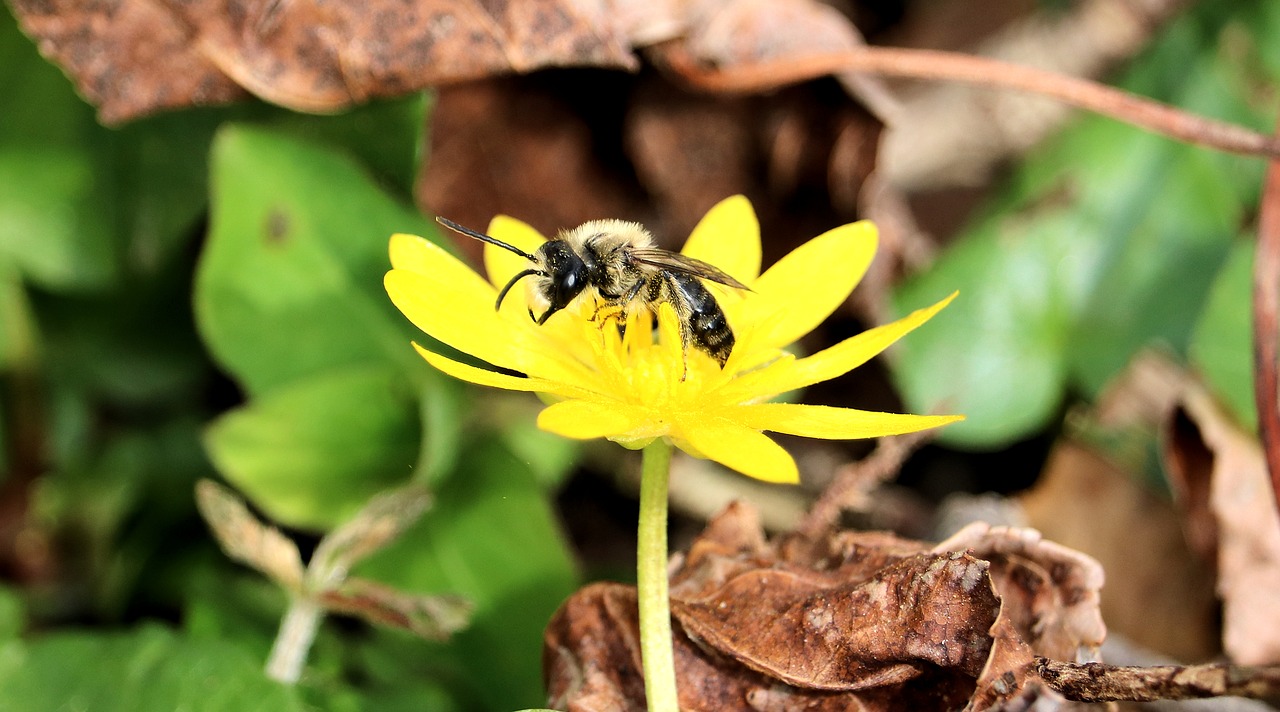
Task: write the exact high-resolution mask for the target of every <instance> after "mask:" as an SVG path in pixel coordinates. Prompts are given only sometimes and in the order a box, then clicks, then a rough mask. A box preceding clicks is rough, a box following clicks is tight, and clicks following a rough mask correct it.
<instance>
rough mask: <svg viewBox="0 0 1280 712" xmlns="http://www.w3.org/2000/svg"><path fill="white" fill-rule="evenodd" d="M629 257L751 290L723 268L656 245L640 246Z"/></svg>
mask: <svg viewBox="0 0 1280 712" xmlns="http://www.w3.org/2000/svg"><path fill="white" fill-rule="evenodd" d="M631 259H633V260H635V261H636V262H639V263H640V264H642V265H648V266H649V267H655V268H657V269H662V270H668V271H671V272H680V273H683V274H687V275H691V276H693V277H698V278H699V279H706V280H710V281H712V282H718V283H720V284H723V285H725V286H728V287H733V288H734V289H745V290H747V291H751V288H750V287H748V286H747V285H745V284H743V283H742V282H739V281H738V280H736V279H734V278H733V277H730V276H729V275H728V274H727V273H726V272H725V271H724V270H722V269H720V268H719V267H715V266H713V265H709V264H707V263H706V262H703V261H702V260H699V259H695V258H693V257H687V256H685V255H682V254H680V253H679V252H670V251H668V250H663V249H659V248H656V247H649V248H642V249H638V250H633V251H632V252H631Z"/></svg>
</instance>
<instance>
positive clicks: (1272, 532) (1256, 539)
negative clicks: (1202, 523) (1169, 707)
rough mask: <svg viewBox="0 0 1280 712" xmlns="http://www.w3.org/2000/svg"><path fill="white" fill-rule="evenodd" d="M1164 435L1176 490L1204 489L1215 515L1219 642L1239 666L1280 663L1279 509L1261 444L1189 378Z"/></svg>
mask: <svg viewBox="0 0 1280 712" xmlns="http://www.w3.org/2000/svg"><path fill="white" fill-rule="evenodd" d="M1179 424H1180V425H1181V426H1180V427H1179ZM1166 433H1167V438H1166V441H1165V462H1166V465H1167V469H1168V471H1169V473H1170V475H1171V476H1172V477H1173V478H1174V481H1175V483H1176V489H1177V491H1179V492H1180V493H1182V494H1183V496H1184V498H1185V497H1187V496H1188V495H1193V494H1195V493H1199V494H1200V495H1201V496H1203V495H1206V494H1207V496H1208V502H1207V509H1208V510H1209V511H1210V512H1212V514H1213V518H1214V525H1215V526H1214V527H1213V528H1214V529H1216V535H1217V537H1216V540H1217V557H1216V558H1217V564H1218V595H1219V597H1220V598H1221V599H1222V625H1223V633H1222V638H1223V647H1224V648H1225V649H1226V652H1227V654H1228V655H1229V656H1230V657H1231V659H1232V660H1233V661H1235V662H1237V663H1240V664H1242V665H1267V664H1275V663H1280V514H1278V513H1277V512H1276V506H1275V500H1274V499H1273V498H1272V493H1271V481H1270V478H1269V476H1268V474H1267V466H1266V461H1265V460H1264V458H1263V454H1262V449H1261V447H1260V445H1259V444H1258V441H1257V439H1256V438H1255V437H1254V436H1253V435H1251V434H1247V433H1245V432H1244V431H1243V430H1241V429H1240V427H1239V426H1238V425H1236V424H1235V423H1234V422H1233V421H1232V420H1231V418H1230V417H1229V416H1227V415H1226V413H1225V412H1224V411H1223V409H1222V408H1221V406H1219V405H1218V404H1217V403H1216V402H1215V401H1214V400H1213V398H1212V397H1211V396H1210V395H1209V394H1208V392H1207V391H1206V390H1205V389H1204V388H1203V387H1202V386H1200V385H1199V384H1196V383H1194V382H1192V381H1190V380H1188V382H1187V383H1186V385H1185V388H1184V390H1183V391H1182V398H1181V404H1180V407H1179V409H1178V410H1177V412H1175V413H1174V414H1171V418H1170V427H1169V428H1168V429H1167V430H1166ZM1189 504H1191V508H1192V511H1196V510H1203V509H1204V508H1205V507H1204V504H1203V503H1201V505H1199V506H1196V505H1194V504H1193V503H1190V502H1189ZM1201 529H1202V530H1203V529H1204V528H1203V527H1202V528H1201Z"/></svg>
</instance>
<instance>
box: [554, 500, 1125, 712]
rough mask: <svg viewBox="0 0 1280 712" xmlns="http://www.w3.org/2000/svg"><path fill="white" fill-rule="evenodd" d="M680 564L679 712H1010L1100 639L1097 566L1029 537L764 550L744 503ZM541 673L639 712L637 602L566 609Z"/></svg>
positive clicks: (597, 600) (822, 542)
mask: <svg viewBox="0 0 1280 712" xmlns="http://www.w3.org/2000/svg"><path fill="white" fill-rule="evenodd" d="M948 547H960V549H959V550H954V549H950V548H948ZM964 549H969V551H965V550H964ZM979 552H983V554H985V556H987V557H990V559H985V558H983V554H979ZM675 562H676V563H675V566H674V569H673V573H672V577H671V600H672V615H673V618H674V621H675V629H676V631H677V632H676V636H675V641H674V645H675V660H676V671H677V678H678V680H679V685H678V688H679V693H680V705H681V709H685V710H730V711H731V710H744V711H745V710H766V709H767V710H779V711H784V710H801V709H804V710H832V711H834V710H864V711H870V710H899V709H912V710H935V709H936V710H944V709H956V708H959V707H962V706H964V705H965V704H966V702H967V701H968V702H970V705H971V708H972V709H987V708H993V707H1001V706H1003V705H1005V704H1006V703H1009V704H1012V703H1013V701H1014V700H1016V699H1020V698H1021V697H1022V696H1023V695H1024V693H1028V692H1029V691H1030V690H1031V688H1034V687H1035V685H1034V679H1033V678H1030V677H1028V676H1029V675H1031V674H1032V672H1031V671H1032V666H1033V662H1034V656H1035V655H1036V654H1038V653H1041V654H1043V653H1048V654H1059V653H1065V654H1067V655H1069V656H1070V657H1073V658H1074V657H1075V652H1076V648H1077V647H1078V646H1082V645H1083V646H1086V647H1088V646H1094V645H1097V644H1098V643H1099V642H1100V637H1101V635H1102V632H1103V631H1102V627H1101V622H1100V619H1099V618H1098V615H1097V608H1096V601H1097V586H1098V585H1100V583H1101V573H1100V569H1098V567H1097V564H1096V563H1094V562H1092V561H1091V560H1090V559H1088V558H1087V557H1084V556H1082V555H1079V554H1077V553H1075V552H1070V551H1068V550H1065V549H1063V548H1061V547H1056V546H1054V545H1051V544H1047V543H1045V542H1042V541H1040V540H1039V537H1038V536H1036V535H1034V534H1033V533H1028V532H1026V531H1024V530H1010V529H990V528H984V527H975V528H970V529H966V530H965V531H964V532H962V533H961V534H959V535H957V538H955V539H953V540H951V541H949V542H945V543H944V544H942V545H939V546H938V547H930V546H929V545H927V544H924V543H921V542H915V541H910V540H906V539H900V538H898V537H895V536H893V535H890V534H885V533H876V532H864V533H854V532H842V533H837V534H834V535H832V534H827V535H823V536H819V537H800V536H797V535H790V536H786V537H782V538H780V539H778V540H776V541H774V542H766V541H765V539H764V536H763V534H762V533H761V530H760V527H759V520H758V518H757V516H756V515H755V513H754V511H753V510H751V508H750V507H748V506H746V505H743V504H736V505H734V506H731V507H730V508H729V509H727V510H726V511H725V512H724V513H723V514H721V515H720V516H719V517H717V518H716V519H714V520H713V521H712V522H711V523H710V524H709V525H708V526H707V529H706V530H705V531H704V532H703V534H702V535H701V536H700V537H699V538H698V539H697V540H695V542H694V543H693V544H692V546H691V547H690V549H689V552H688V554H687V555H684V556H677V557H676V559H675ZM989 569H990V570H991V571H995V570H996V569H999V570H1000V573H999V574H998V575H995V576H993V575H992V574H991V573H990V572H989ZM544 665H545V669H546V675H547V680H548V689H549V691H550V692H549V694H550V703H551V704H552V705H553V706H557V707H560V708H566V709H569V710H574V711H577V712H588V711H594V710H642V709H644V705H643V699H644V697H643V682H642V678H641V673H640V653H639V645H638V632H637V622H636V603H635V591H634V589H633V588H631V587H628V586H622V585H619V584H596V585H593V586H589V587H587V588H585V589H583V590H582V591H580V592H579V593H578V594H576V595H575V596H574V597H572V598H571V599H570V600H569V601H568V602H567V603H566V604H565V606H564V607H563V608H562V609H561V610H560V611H559V612H558V613H557V614H556V616H555V617H554V618H553V620H552V622H551V624H550V625H549V626H548V629H547V633H546V645H545V648H544ZM1029 683H1031V684H1029ZM1030 694H1036V693H1033V692H1032V693H1030ZM1014 706H1016V705H1014Z"/></svg>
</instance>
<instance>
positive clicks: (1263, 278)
mask: <svg viewBox="0 0 1280 712" xmlns="http://www.w3.org/2000/svg"><path fill="white" fill-rule="evenodd" d="M1261 202H1262V205H1261V207H1260V209H1259V210H1260V212H1259V215H1258V244H1257V246H1256V247H1255V248H1254V249H1255V252H1254V258H1253V371H1254V401H1255V403H1256V404H1257V409H1258V432H1259V435H1260V436H1261V439H1262V446H1263V449H1264V451H1265V454H1266V460H1267V470H1269V471H1270V473H1271V492H1272V495H1273V497H1275V500H1276V505H1277V506H1280V390H1277V388H1278V387H1280V379H1278V378H1277V373H1276V369H1277V365H1278V364H1277V359H1278V358H1280V355H1278V354H1277V348H1278V345H1277V337H1278V336H1280V334H1277V314H1280V161H1272V162H1271V164H1270V165H1269V166H1268V167H1267V180H1266V183H1265V185H1264V186H1263V188H1262V201H1261Z"/></svg>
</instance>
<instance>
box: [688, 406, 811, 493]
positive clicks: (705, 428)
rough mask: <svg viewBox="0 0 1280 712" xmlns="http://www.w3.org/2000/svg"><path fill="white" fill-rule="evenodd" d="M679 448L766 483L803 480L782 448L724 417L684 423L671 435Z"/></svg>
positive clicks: (788, 482)
mask: <svg viewBox="0 0 1280 712" xmlns="http://www.w3.org/2000/svg"><path fill="white" fill-rule="evenodd" d="M672 435H673V436H674V438H675V440H676V445H678V446H679V447H680V449H682V450H684V451H686V452H688V453H689V454H691V455H694V456H697V457H702V458H706V459H710V460H715V461H716V462H718V463H720V464H721V465H724V466H725V467H728V468H729V469H732V470H737V471H738V472H741V473H742V474H744V475H746V476H748V477H754V478H755V479H757V480H764V481H765V482H778V483H785V484H795V483H797V482H799V481H800V473H799V471H798V470H797V469H796V461H795V460H793V459H792V458H791V455H790V454H788V453H787V451H786V450H784V449H782V446H781V445H779V444H778V443H775V442H774V441H773V440H772V439H770V438H769V436H767V435H765V434H764V433H761V432H760V431H759V430H753V429H751V428H749V427H746V426H743V425H741V424H739V423H736V422H734V421H731V420H727V419H725V418H706V419H705V420H704V419H699V421H698V422H696V423H690V424H687V425H686V424H683V423H682V424H681V426H680V427H679V429H678V431H674V432H673V433H672Z"/></svg>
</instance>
